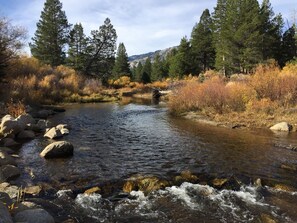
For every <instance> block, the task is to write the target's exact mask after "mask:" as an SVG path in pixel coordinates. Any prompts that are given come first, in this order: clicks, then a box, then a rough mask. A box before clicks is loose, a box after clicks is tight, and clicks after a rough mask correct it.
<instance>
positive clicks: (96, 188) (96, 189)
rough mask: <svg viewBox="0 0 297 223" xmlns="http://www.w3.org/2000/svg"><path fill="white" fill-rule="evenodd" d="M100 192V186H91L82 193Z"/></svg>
mask: <svg viewBox="0 0 297 223" xmlns="http://www.w3.org/2000/svg"><path fill="white" fill-rule="evenodd" d="M100 192H101V188H100V187H92V188H90V189H88V190H86V191H85V192H84V194H87V195H90V194H94V193H100Z"/></svg>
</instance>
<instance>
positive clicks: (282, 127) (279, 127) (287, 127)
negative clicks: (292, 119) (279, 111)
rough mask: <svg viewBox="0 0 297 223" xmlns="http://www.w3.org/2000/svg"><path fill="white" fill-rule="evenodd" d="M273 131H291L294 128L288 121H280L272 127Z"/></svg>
mask: <svg viewBox="0 0 297 223" xmlns="http://www.w3.org/2000/svg"><path fill="white" fill-rule="evenodd" d="M270 129H271V130H273V131H284V132H290V131H291V130H292V129H293V126H292V125H290V124H289V123H287V122H281V123H278V124H276V125H274V126H272V127H271V128H270Z"/></svg>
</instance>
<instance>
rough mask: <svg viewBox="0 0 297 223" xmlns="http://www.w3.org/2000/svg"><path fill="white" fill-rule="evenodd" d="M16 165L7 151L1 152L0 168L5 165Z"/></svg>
mask: <svg viewBox="0 0 297 223" xmlns="http://www.w3.org/2000/svg"><path fill="white" fill-rule="evenodd" d="M8 164H10V165H16V162H15V160H14V158H12V157H11V156H10V155H8V154H7V152H5V151H1V150H0V166H4V165H8Z"/></svg>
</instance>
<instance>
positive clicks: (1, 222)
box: [0, 202, 13, 223]
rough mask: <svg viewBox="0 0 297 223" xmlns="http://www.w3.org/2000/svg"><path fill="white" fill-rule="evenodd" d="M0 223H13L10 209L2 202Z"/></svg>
mask: <svg viewBox="0 0 297 223" xmlns="http://www.w3.org/2000/svg"><path fill="white" fill-rule="evenodd" d="M0 217H1V218H0V223H13V221H12V218H11V216H10V213H9V211H8V208H7V207H6V206H5V205H4V204H2V203H1V202H0Z"/></svg>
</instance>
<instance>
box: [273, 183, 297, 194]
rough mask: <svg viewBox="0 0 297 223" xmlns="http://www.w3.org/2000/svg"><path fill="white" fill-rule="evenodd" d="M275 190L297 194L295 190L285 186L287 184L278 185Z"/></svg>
mask: <svg viewBox="0 0 297 223" xmlns="http://www.w3.org/2000/svg"><path fill="white" fill-rule="evenodd" d="M273 188H274V189H276V190H282V191H286V192H296V189H295V188H293V187H291V186H288V185H285V184H276V185H275V186H274V187H273Z"/></svg>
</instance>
